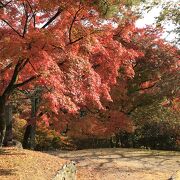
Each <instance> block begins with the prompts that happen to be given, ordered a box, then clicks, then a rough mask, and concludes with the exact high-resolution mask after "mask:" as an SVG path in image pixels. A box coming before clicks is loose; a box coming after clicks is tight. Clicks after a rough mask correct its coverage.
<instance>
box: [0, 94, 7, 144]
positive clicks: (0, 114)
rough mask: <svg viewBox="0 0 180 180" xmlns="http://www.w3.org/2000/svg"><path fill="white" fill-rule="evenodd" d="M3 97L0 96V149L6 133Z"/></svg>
mask: <svg viewBox="0 0 180 180" xmlns="http://www.w3.org/2000/svg"><path fill="white" fill-rule="evenodd" d="M5 106H6V101H5V97H3V96H0V147H2V145H3V141H4V137H5V133H6V119H5Z"/></svg>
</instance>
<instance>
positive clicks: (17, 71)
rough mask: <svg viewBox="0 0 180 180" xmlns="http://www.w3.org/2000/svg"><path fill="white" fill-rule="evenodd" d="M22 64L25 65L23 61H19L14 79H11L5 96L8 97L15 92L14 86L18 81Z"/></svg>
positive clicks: (4, 93)
mask: <svg viewBox="0 0 180 180" xmlns="http://www.w3.org/2000/svg"><path fill="white" fill-rule="evenodd" d="M22 63H23V60H19V61H18V63H17V64H16V66H15V68H14V72H13V75H12V78H11V81H10V82H9V84H8V86H7V87H6V89H5V90H4V92H3V96H8V95H9V94H10V93H11V92H12V91H13V86H14V84H15V82H16V80H17V77H18V73H19V68H20V66H21V65H22Z"/></svg>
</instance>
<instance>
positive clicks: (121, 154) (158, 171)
mask: <svg viewBox="0 0 180 180" xmlns="http://www.w3.org/2000/svg"><path fill="white" fill-rule="evenodd" d="M51 154H53V155H57V156H59V157H61V158H63V159H67V160H73V161H75V162H76V166H77V180H141V179H142V180H168V179H169V180H170V178H171V179H172V180H180V152H170V151H152V150H139V149H119V148H118V149H115V148H114V149H89V150H79V151H60V152H58V151H57V152H52V153H51ZM173 178H174V179H173Z"/></svg>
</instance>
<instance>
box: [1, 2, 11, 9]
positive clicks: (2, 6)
mask: <svg viewBox="0 0 180 180" xmlns="http://www.w3.org/2000/svg"><path fill="white" fill-rule="evenodd" d="M9 3H11V1H9V2H7V3H6V4H4V3H2V2H1V1H0V8H4V7H6V6H7V5H8V4H9Z"/></svg>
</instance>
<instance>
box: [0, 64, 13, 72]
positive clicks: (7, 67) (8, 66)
mask: <svg viewBox="0 0 180 180" xmlns="http://www.w3.org/2000/svg"><path fill="white" fill-rule="evenodd" d="M12 65H13V63H10V64H8V65H7V66H6V67H5V68H4V69H2V70H1V71H0V74H3V73H4V72H5V71H6V70H7V69H9V68H10V67H12Z"/></svg>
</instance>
